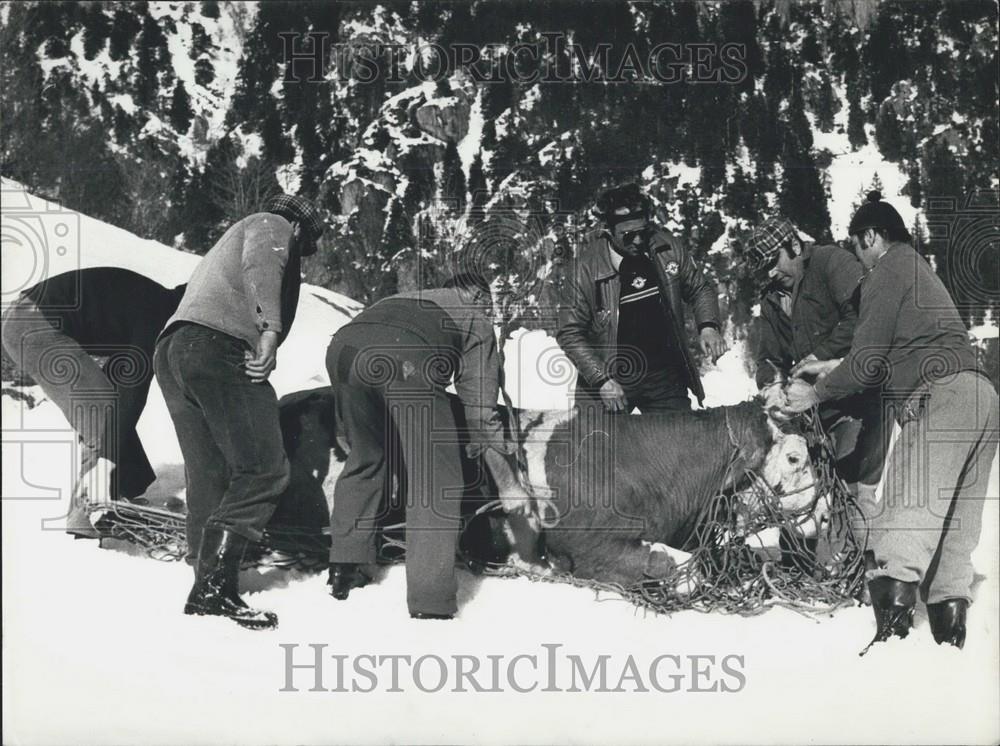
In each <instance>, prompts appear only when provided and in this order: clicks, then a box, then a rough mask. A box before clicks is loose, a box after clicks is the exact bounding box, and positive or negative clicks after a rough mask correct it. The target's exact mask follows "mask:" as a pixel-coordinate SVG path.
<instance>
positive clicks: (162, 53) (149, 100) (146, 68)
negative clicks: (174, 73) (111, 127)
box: [135, 14, 170, 110]
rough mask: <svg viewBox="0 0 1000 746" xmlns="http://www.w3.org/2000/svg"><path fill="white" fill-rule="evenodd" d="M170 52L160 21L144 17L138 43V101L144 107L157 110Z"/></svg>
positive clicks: (136, 87) (136, 84) (148, 16)
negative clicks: (162, 79) (162, 78)
mask: <svg viewBox="0 0 1000 746" xmlns="http://www.w3.org/2000/svg"><path fill="white" fill-rule="evenodd" d="M169 61H170V52H169V51H168V50H167V39H166V37H165V36H164V35H163V30H162V29H161V28H160V25H159V23H157V21H156V19H155V18H153V16H151V15H148V14H147V15H146V16H144V17H143V19H142V31H141V33H140V34H139V39H138V40H137V43H136V79H135V89H136V103H137V104H138V105H139V106H140V107H141V108H143V109H148V110H155V109H156V103H157V96H158V94H159V88H160V75H161V74H162V73H166V72H167V71H168V69H169V68H168V66H169Z"/></svg>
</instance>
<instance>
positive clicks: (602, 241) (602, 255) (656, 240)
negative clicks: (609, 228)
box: [594, 230, 670, 280]
mask: <svg viewBox="0 0 1000 746" xmlns="http://www.w3.org/2000/svg"><path fill="white" fill-rule="evenodd" d="M597 239H598V240H597V243H598V247H599V248H598V251H597V252H596V256H595V263H594V279H595V280H607V279H610V278H612V277H615V276H616V275H617V274H618V270H616V269H615V265H613V264H612V263H611V252H612V251H614V249H612V248H611V241H609V240H608V237H607V235H606V234H605V233H604V232H601V233H600V234H599V235H598V237H597ZM651 240H652V242H653V248H654V249H655V250H656V252H657V253H660V252H661V251H664V250H665V249H669V248H670V242H669V241H667V240H666V238H664V237H663V235H662V234H661V233H660V231H659V230H657V231H656V232H654V233H653V237H652V239H651Z"/></svg>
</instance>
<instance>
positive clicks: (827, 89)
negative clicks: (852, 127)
mask: <svg viewBox="0 0 1000 746" xmlns="http://www.w3.org/2000/svg"><path fill="white" fill-rule="evenodd" d="M836 103H837V99H836V97H835V95H834V92H833V84H832V83H831V82H830V74H829V73H828V72H826V71H825V70H824V71H823V73H822V74H821V75H820V84H819V91H818V95H817V98H816V124H817V125H818V126H819V129H820V132H832V131H833V115H834V113H835V107H836Z"/></svg>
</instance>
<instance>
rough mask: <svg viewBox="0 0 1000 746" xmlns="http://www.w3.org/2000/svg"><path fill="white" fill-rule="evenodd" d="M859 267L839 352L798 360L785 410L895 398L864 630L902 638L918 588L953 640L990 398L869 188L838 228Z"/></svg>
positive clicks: (936, 625) (904, 234)
mask: <svg viewBox="0 0 1000 746" xmlns="http://www.w3.org/2000/svg"><path fill="white" fill-rule="evenodd" d="M849 233H850V235H851V240H852V242H853V243H854V249H855V252H856V253H857V255H858V258H859V259H860V260H861V263H862V264H863V265H864V266H865V268H866V269H867V270H868V274H867V276H866V277H865V279H864V280H863V282H862V285H861V304H860V311H859V318H858V323H857V327H856V329H855V333H854V341H853V343H852V345H851V349H850V351H849V352H848V353H847V355H845V356H844V358H843V359H842V360H840V361H836V360H834V361H818V362H812V363H806V364H805V365H803V366H801V368H800V370H799V373H800V374H802V375H806V374H809V375H817V376H819V377H820V379H819V381H818V382H817V383H816V384H815V385H810V384H808V383H805V382H804V381H802V380H796V381H793V383H792V384H791V385H790V386H789V389H788V391H787V397H788V406H787V411H789V412H801V411H805V410H806V409H808V408H810V407H811V406H813V405H815V404H818V403H820V402H825V401H829V400H831V399H840V398H843V397H846V396H850V395H853V394H855V393H857V392H859V391H863V390H865V389H868V388H871V387H874V386H881V387H882V389H883V391H884V396H885V397H887V399H895V400H896V401H897V402H898V403H899V404H900V405H901V406H899V407H898V408H897V410H896V418H897V421H898V422H899V424H900V425H901V427H902V430H901V432H900V436H899V440H898V441H897V442H896V445H895V446H894V448H893V450H892V453H891V455H890V458H889V462H888V464H887V474H886V481H885V487H884V494H883V497H882V505H881V511H880V512H879V514H878V515H876V516H875V517H874V520H873V522H872V533H871V542H870V547H871V550H872V551H871V554H870V555H869V557H868V558H867V559H868V568H869V569H868V573H867V578H868V590H869V593H870V595H871V600H872V607H873V608H874V611H875V621H876V633H875V638H874V640H873V641H872V642H873V643H875V642H882V641H885V640H887V639H889V638H890V637H893V636H897V637H906V635H907V634H908V632H909V630H910V628H911V627H912V625H913V610H914V607H915V605H916V601H917V595H918V592H919V594H920V596H921V597H922V599H923V600H924V601H925V603H926V604H927V617H928V620H929V621H930V627H931V632H932V634H933V636H934V639H935V640H936V641H937V642H938V643H939V644H940V643H945V642H947V643H950V644H952V645H955V646H957V647H962V645H963V644H964V642H965V633H966V624H965V620H966V610H967V608H968V606H969V603H970V601H971V598H972V595H971V585H972V576H973V569H972V561H971V554H972V550H973V549H974V548H975V547H976V544H977V543H978V542H979V535H980V531H981V528H982V514H983V500H984V498H985V496H986V489H987V481H988V479H989V472H990V463H991V461H992V459H993V456H994V454H995V452H996V448H997V442H998V427H1000V424H998V423H1000V406H998V400H997V393H996V391H995V390H994V388H993V386H992V384H991V383H990V381H989V380H988V379H987V378H986V376H985V375H983V374H982V372H981V371H980V370H979V369H978V363H977V358H976V354H975V351H974V350H973V348H972V345H971V344H970V342H969V335H968V333H967V331H966V327H965V324H964V323H963V321H962V319H961V317H960V316H959V314H958V311H957V310H956V308H955V304H954V302H953V301H952V299H951V296H950V295H949V294H948V291H947V289H946V288H945V286H944V284H943V283H942V282H941V280H940V278H938V276H937V274H935V272H934V270H933V269H932V268H931V266H930V265H929V264H928V262H927V261H926V260H925V259H924V258H923V257H921V256H920V255H919V254H918V253H917V252H916V251H915V250H914V249H913V246H912V245H911V241H912V239H911V237H910V234H909V232H908V231H907V230H906V226H905V225H904V223H903V219H902V218H901V217H900V215H899V213H898V212H896V210H895V209H894V208H893V207H892V206H891V205H890V204H888V203H887V202H884V201H882V198H881V195H880V194H879V193H878V192H872V193H871V194H869V195H868V201H867V202H866V203H865V204H864V205H862V206H861V208H860V209H859V210H858V212H857V214H855V216H854V218H853V220H851V225H850V227H849Z"/></svg>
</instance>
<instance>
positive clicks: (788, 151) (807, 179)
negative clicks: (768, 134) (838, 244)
mask: <svg viewBox="0 0 1000 746" xmlns="http://www.w3.org/2000/svg"><path fill="white" fill-rule="evenodd" d="M781 166H782V177H781V190H780V192H779V193H778V205H779V207H780V210H781V214H783V215H785V216H787V217H788V219H789V220H791V221H792V222H793V223H795V225H797V226H799V227H800V228H801V229H802V230H804V231H805V232H806V233H808V234H809V235H810V236H812V237H813V239H814V240H817V241H821V240H825V239H827V238H828V237H829V234H830V212H829V208H828V207H827V195H826V191H825V190H824V189H823V182H822V181H821V179H820V175H819V172H818V171H817V169H816V164H815V162H814V161H813V158H812V156H811V155H810V154H809V152H808V151H804V150H802V149H800V148H798V147H797V146H796V145H795V144H793V143H786V146H785V150H784V154H783V157H782V159H781Z"/></svg>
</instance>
